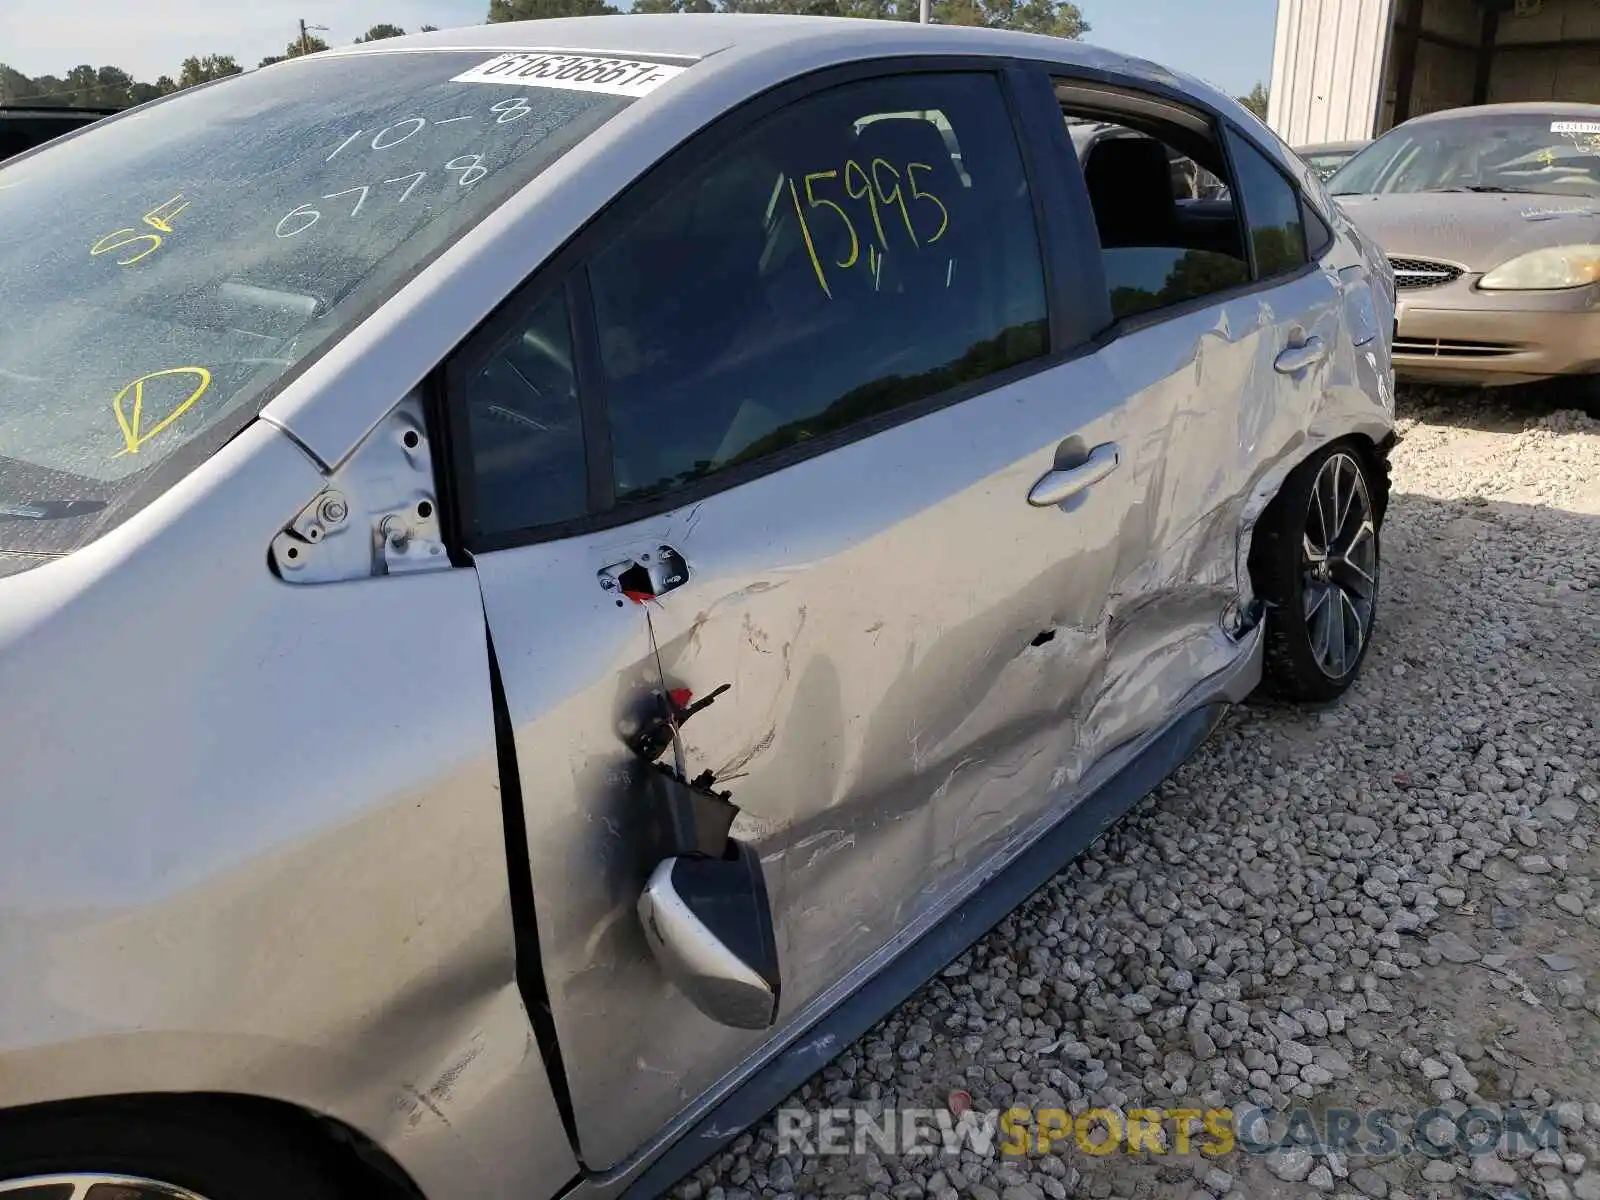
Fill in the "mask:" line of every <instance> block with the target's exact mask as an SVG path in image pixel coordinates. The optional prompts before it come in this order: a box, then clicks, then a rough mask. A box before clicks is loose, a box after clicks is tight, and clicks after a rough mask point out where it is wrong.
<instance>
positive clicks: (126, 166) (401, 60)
mask: <svg viewBox="0 0 1600 1200" xmlns="http://www.w3.org/2000/svg"><path fill="white" fill-rule="evenodd" d="M509 57H510V56H501V57H500V58H491V57H490V55H489V54H488V53H487V52H485V51H482V50H478V51H472V52H463V51H422V52H403V53H393V52H382V53H376V54H366V53H363V54H351V55H343V56H337V55H336V56H328V57H315V58H307V59H303V60H298V61H293V60H292V61H290V62H286V63H283V64H281V65H279V66H274V67H270V68H267V69H265V70H261V71H252V72H249V73H247V74H244V75H241V76H236V77H234V78H232V79H228V80H224V81H223V82H221V83H218V84H213V85H210V86H206V87H201V88H197V89H195V90H194V91H192V92H184V93H180V94H178V95H175V96H173V97H172V98H170V99H168V100H163V101H158V102H156V103H154V104H151V105H149V106H146V107H144V108H140V109H135V110H133V111H131V112H129V113H127V114H126V115H123V116H121V117H116V118H112V119H110V120H107V121H105V122H102V123H98V124H95V125H91V126H89V127H88V128H86V129H85V130H84V131H83V132H82V133H81V134H79V135H78V136H76V137H74V138H71V139H69V140H67V141H64V142H62V143H60V144H58V145H54V146H48V147H45V148H43V149H41V150H39V151H38V152H37V153H35V154H32V155H27V156H24V157H22V158H20V159H14V160H12V161H11V162H10V163H7V164H6V165H4V166H0V229H5V230H7V231H8V235H7V236H6V237H5V238H4V239H0V550H26V551H32V552H40V553H64V552H66V551H68V550H70V549H72V548H74V547H75V546H76V545H79V544H81V543H82V542H84V541H86V540H88V539H89V538H91V537H93V536H95V535H96V534H97V533H99V532H100V531H102V530H103V529H104V528H106V527H107V526H108V525H109V524H110V523H113V522H114V521H116V520H119V519H120V518H121V516H124V515H126V513H127V512H129V511H131V510H132V509H133V508H135V507H138V506H139V505H141V504H143V503H145V502H147V501H148V499H149V498H150V497H151V496H152V495H154V494H156V493H158V492H159V491H160V490H161V489H162V488H164V487H166V486H170V484H171V482H172V481H173V480H174V479H176V478H177V477H179V476H180V475H181V474H182V473H183V472H184V471H186V470H188V469H189V468H190V467H192V465H193V464H194V463H195V462H197V461H200V459H202V458H203V457H204V456H205V455H206V454H209V453H210V452H211V451H212V450H214V449H215V448H216V446H218V445H220V444H221V443H222V442H223V441H225V440H226V439H227V438H228V437H231V436H232V435H233V433H235V432H237V430H238V428H239V427H240V426H241V425H242V424H243V423H244V422H246V421H248V419H249V418H250V417H251V416H253V415H254V413H255V412H256V411H257V410H258V409H259V408H260V406H261V405H262V404H263V403H264V402H265V401H266V399H267V398H269V397H270V396H271V395H272V393H273V392H274V391H275V390H276V389H277V388H278V387H280V386H281V385H282V384H283V383H284V382H285V381H286V379H287V378H288V377H289V376H290V375H291V373H294V372H296V371H297V370H298V369H300V368H302V367H304V366H305V365H306V364H307V363H308V361H309V360H310V359H311V358H313V357H314V356H316V355H317V354H319V353H320V352H321V351H323V350H325V349H326V348H327V347H328V346H329V345H331V344H332V343H333V342H335V341H336V340H338V339H339V338H340V337H342V336H343V335H344V334H345V333H347V332H348V331H349V330H350V328H351V327H352V326H353V325H354V324H356V323H357V322H358V321H360V320H361V319H362V318H363V317H364V316H365V315H367V314H368V313H369V312H371V310H372V308H373V307H374V305H376V304H377V303H379V302H381V301H382V300H383V299H384V298H385V297H386V296H387V295H388V294H390V293H392V292H393V291H394V290H396V289H397V288H398V287H399V286H400V285H401V284H403V283H404V282H405V281H406V280H407V279H409V278H410V277H412V276H413V275H414V274H415V273H416V271H417V270H418V269H419V268H420V267H421V266H422V265H423V264H424V263H425V262H427V261H428V260H429V259H431V258H432V257H433V256H434V255H436V254H437V253H438V252H439V251H440V250H442V249H443V248H444V247H445V246H447V245H448V244H449V243H450V242H451V241H453V240H454V239H455V238H457V237H459V236H460V234H461V233H462V232H464V231H465V230H466V229H468V228H470V227H471V226H472V225H474V224H475V223H477V221H478V220H479V219H480V218H482V217H483V216H484V215H485V214H486V213H487V212H489V211H490V210H492V209H493V208H494V207H495V206H496V205H498V204H499V203H501V202H502V201H503V200H504V199H505V198H506V197H507V196H508V195H509V194H510V193H511V192H512V191H514V190H515V189H516V188H518V187H520V186H521V185H523V184H524V183H526V182H527V181H528V180H529V179H530V178H532V177H533V176H534V175H535V174H536V173H537V172H539V171H540V170H542V169H543V168H544V167H546V166H548V165H549V164H550V163H551V162H552V161H554V160H555V159H556V158H557V157H558V156H559V155H561V154H562V153H563V152H564V151H566V150H567V149H569V148H570V147H571V146H573V145H574V144H576V142H577V141H578V140H580V139H581V138H582V137H584V136H585V135H587V134H588V133H590V132H592V131H593V130H595V129H596V128H598V127H599V126H600V125H601V124H602V123H603V122H604V121H606V120H608V119H609V118H610V117H612V116H613V115H615V114H616V113H618V112H620V111H621V110H622V109H623V108H624V107H626V106H627V104H629V103H630V102H631V101H630V99H629V92H628V90H627V89H625V88H624V87H622V86H620V85H619V86H610V87H602V86H600V84H604V83H606V82H607V81H606V79H605V78H604V77H602V78H600V79H599V81H598V82H596V81H594V80H592V79H585V80H581V81H575V83H574V85H573V86H567V85H565V84H562V85H559V86H552V85H554V84H555V81H554V80H542V81H532V82H530V81H521V83H520V85H519V84H516V83H513V84H509V85H508V83H507V82H506V80H505V78H504V73H503V72H497V71H489V72H488V73H487V74H485V73H484V70H483V69H484V68H488V67H489V66H490V65H491V64H493V63H496V62H501V61H504V60H507V59H508V58H509ZM519 57H520V59H521V60H522V61H520V62H516V63H513V65H514V66H516V67H518V68H520V67H523V66H525V65H527V64H528V63H531V62H535V61H536V60H538V59H546V60H550V61H552V62H553V61H554V57H555V56H548V55H541V56H530V55H523V56H519ZM596 61H597V62H598V61H599V60H596ZM608 61H617V60H608ZM632 66H633V67H635V68H640V67H642V68H643V69H645V70H649V69H650V66H649V64H639V63H633V64H632ZM665 70H666V71H671V70H672V68H666V69H665ZM524 73H526V72H524ZM593 73H594V72H593V70H591V71H590V74H591V75H593ZM569 75H570V72H569ZM463 77H464V78H463ZM563 78H566V77H565V76H563ZM622 82H623V83H626V82H627V80H624V81H622ZM578 89H582V90H578ZM642 90H643V89H640V88H635V89H633V91H632V94H634V95H637V94H640V92H641V91H642ZM397 398H398V397H397Z"/></svg>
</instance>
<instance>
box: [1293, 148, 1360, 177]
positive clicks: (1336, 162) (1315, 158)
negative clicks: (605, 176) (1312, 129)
mask: <svg viewBox="0 0 1600 1200" xmlns="http://www.w3.org/2000/svg"><path fill="white" fill-rule="evenodd" d="M1304 158H1305V160H1306V162H1307V163H1309V164H1310V166H1311V169H1312V170H1313V171H1315V172H1316V173H1317V174H1318V175H1319V176H1320V177H1321V178H1323V179H1329V178H1331V177H1332V176H1333V173H1334V172H1335V171H1337V170H1338V169H1339V168H1340V167H1341V166H1343V165H1344V164H1345V162H1347V161H1348V160H1349V158H1350V151H1348V150H1323V151H1319V152H1316V153H1312V154H1307V155H1304Z"/></svg>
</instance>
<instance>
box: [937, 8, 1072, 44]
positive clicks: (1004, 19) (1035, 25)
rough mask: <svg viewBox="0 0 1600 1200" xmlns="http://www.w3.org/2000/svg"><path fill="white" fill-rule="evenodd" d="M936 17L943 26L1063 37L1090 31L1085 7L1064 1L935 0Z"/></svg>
mask: <svg viewBox="0 0 1600 1200" xmlns="http://www.w3.org/2000/svg"><path fill="white" fill-rule="evenodd" d="M933 19H934V21H935V22H937V23H938V24H940V25H980V26H983V27H985V28H988V29H1020V30H1023V31H1024V32H1027V33H1047V34H1050V35H1051V36H1052V37H1060V38H1081V37H1082V36H1083V35H1084V34H1086V33H1088V32H1089V22H1088V21H1087V20H1085V19H1084V15H1083V12H1082V10H1081V9H1079V8H1078V6H1077V5H1076V4H1072V3H1066V2H1063V0H934V5H933Z"/></svg>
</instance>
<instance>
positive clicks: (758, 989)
mask: <svg viewBox="0 0 1600 1200" xmlns="http://www.w3.org/2000/svg"><path fill="white" fill-rule="evenodd" d="M639 920H640V922H641V923H642V924H643V925H644V932H645V939H646V941H648V942H649V944H650V951H651V953H652V954H654V955H655V959H656V962H657V963H658V964H660V966H661V969H662V971H663V972H665V974H666V976H667V978H668V979H670V980H671V981H672V982H673V984H674V985H675V986H676V987H677V988H678V990H679V991H681V992H682V993H683V994H684V995H685V996H686V997H688V999H689V1001H690V1003H692V1004H693V1005H694V1006H695V1007H696V1008H698V1009H699V1010H700V1011H701V1012H702V1013H704V1014H705V1015H706V1016H708V1017H710V1018H711V1019H712V1020H713V1021H716V1022H717V1023H718V1024H720V1025H728V1026H731V1027H733V1028H734V1029H768V1028H770V1027H771V1026H772V1025H773V1024H774V1023H775V1022H776V1021H777V1019H778V997H779V975H778V947H777V944H776V941H775V939H774V936H773V928H772V907H771V904H770V902H769V901H768V899H767V884H766V877H765V876H764V875H763V873H762V870H761V859H760V857H759V856H758V855H757V854H756V852H755V850H754V849H753V848H752V847H750V846H747V845H745V844H744V843H743V842H740V841H738V840H736V839H733V838H729V839H728V841H727V850H726V851H725V853H724V854H723V856H722V857H720V858H710V857H705V856H700V855H685V856H678V857H675V858H668V859H664V860H663V861H662V862H661V863H660V864H659V865H657V867H656V868H655V870H654V871H653V872H651V875H650V882H649V883H647V884H646V885H645V889H644V891H643V892H642V893H641V894H640V896H639Z"/></svg>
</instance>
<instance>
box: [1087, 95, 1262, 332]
mask: <svg viewBox="0 0 1600 1200" xmlns="http://www.w3.org/2000/svg"><path fill="white" fill-rule="evenodd" d="M1062 113H1063V116H1064V117H1065V119H1066V121H1067V124H1068V130H1069V132H1070V133H1071V136H1072V142H1073V145H1074V147H1075V148H1076V150H1077V152H1078V159H1079V162H1080V164H1081V165H1082V168H1083V175H1084V182H1085V183H1086V184H1087V186H1088V190H1089V201H1090V204H1091V206H1092V207H1093V210H1094V219H1095V227H1096V230H1097V232H1098V234H1099V238H1100V248H1101V258H1102V261H1103V262H1104V264H1105V272H1106V283H1107V287H1108V288H1109V290H1110V300H1111V311H1112V314H1113V316H1115V317H1117V318H1119V319H1120V318H1124V317H1132V316H1137V315H1139V314H1141V313H1147V312H1153V311H1156V310H1159V309H1163V308H1169V307H1172V306H1175V305H1181V304H1185V303H1188V302H1190V301H1193V300H1197V299H1200V298H1202V297H1204V296H1209V295H1212V294H1214V293H1217V292H1224V291H1228V290H1229V289H1231V288H1236V287H1240V286H1242V285H1244V284H1247V283H1249V282H1250V261H1249V255H1248V253H1247V252H1246V249H1245V243H1244V237H1243V230H1244V224H1243V220H1242V216H1241V214H1240V212H1239V208H1238V200H1237V192H1236V190H1235V189H1232V188H1231V187H1230V186H1229V182H1230V179H1229V172H1228V169H1227V165H1226V162H1225V159H1224V156H1223V154H1222V152H1221V147H1220V146H1219V145H1218V144H1217V142H1216V141H1215V140H1214V139H1212V138H1211V137H1210V136H1209V135H1207V134H1202V133H1199V132H1197V131H1196V130H1195V129H1192V128H1188V127H1185V126H1182V125H1178V124H1173V123H1170V122H1164V121H1162V120H1161V119H1159V118H1148V117H1135V116H1134V115H1132V114H1130V115H1129V117H1128V118H1127V119H1126V120H1125V121H1124V120H1121V119H1115V118H1113V117H1112V116H1111V115H1109V114H1108V113H1106V112H1104V111H1099V112H1094V111H1089V110H1086V109H1080V108H1075V107H1074V104H1073V102H1072V101H1070V100H1067V101H1064V102H1063V104H1062Z"/></svg>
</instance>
